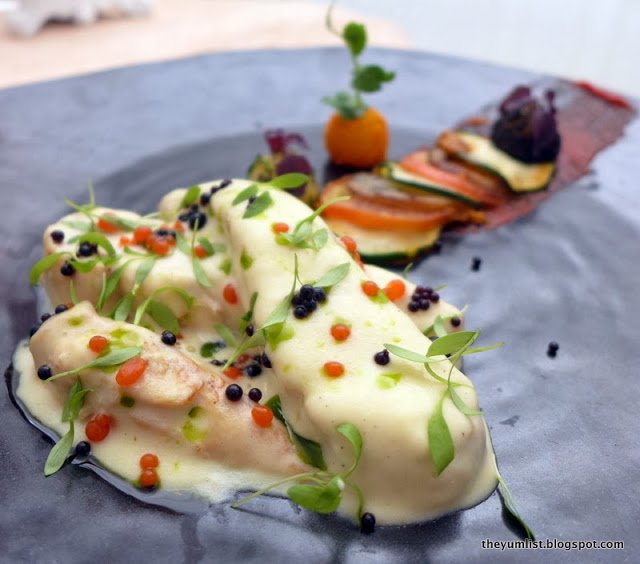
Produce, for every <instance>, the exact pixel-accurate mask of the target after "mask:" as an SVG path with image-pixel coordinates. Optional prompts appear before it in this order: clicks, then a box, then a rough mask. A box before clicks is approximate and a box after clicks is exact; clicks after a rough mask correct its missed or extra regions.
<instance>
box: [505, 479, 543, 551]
mask: <svg viewBox="0 0 640 564" xmlns="http://www.w3.org/2000/svg"><path fill="white" fill-rule="evenodd" d="M498 493H499V494H500V499H501V501H502V505H503V507H504V509H505V511H507V513H509V514H510V515H511V516H512V517H513V518H514V519H515V520H516V521H517V522H518V523H519V524H520V526H521V527H522V528H523V529H524V533H525V535H526V537H527V538H528V539H531V540H535V538H536V536H535V534H534V532H533V531H532V530H531V528H530V527H529V525H527V523H526V522H525V520H524V519H523V518H522V516H521V515H520V512H519V511H518V509H517V507H516V504H515V501H514V499H513V496H512V495H511V491H510V490H509V488H508V487H507V484H506V482H505V481H504V478H503V477H502V475H501V474H500V472H498Z"/></svg>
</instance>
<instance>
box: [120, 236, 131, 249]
mask: <svg viewBox="0 0 640 564" xmlns="http://www.w3.org/2000/svg"><path fill="white" fill-rule="evenodd" d="M127 245H131V239H130V238H129V237H120V246H121V247H126V246H127Z"/></svg>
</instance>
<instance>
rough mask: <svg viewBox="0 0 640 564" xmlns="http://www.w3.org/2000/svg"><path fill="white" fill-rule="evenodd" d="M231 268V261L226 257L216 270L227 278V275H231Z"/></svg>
mask: <svg viewBox="0 0 640 564" xmlns="http://www.w3.org/2000/svg"><path fill="white" fill-rule="evenodd" d="M231 267H232V263H231V259H230V258H229V257H227V258H226V259H224V260H223V261H222V262H221V263H220V265H219V266H218V268H219V269H220V270H221V271H222V272H223V273H224V274H226V275H227V276H229V274H231Z"/></svg>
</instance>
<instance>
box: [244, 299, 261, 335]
mask: <svg viewBox="0 0 640 564" xmlns="http://www.w3.org/2000/svg"><path fill="white" fill-rule="evenodd" d="M257 299H258V292H254V293H253V294H251V300H250V301H249V309H248V310H247V312H246V313H245V314H244V315H243V316H242V319H240V333H244V332H245V330H246V328H247V327H248V326H249V323H251V318H252V317H253V308H254V307H255V306H256V300H257Z"/></svg>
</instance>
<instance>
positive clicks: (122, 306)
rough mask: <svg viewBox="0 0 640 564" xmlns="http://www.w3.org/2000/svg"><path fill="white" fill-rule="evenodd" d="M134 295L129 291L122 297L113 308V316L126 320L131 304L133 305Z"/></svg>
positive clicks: (116, 318) (119, 319) (118, 319)
mask: <svg viewBox="0 0 640 564" xmlns="http://www.w3.org/2000/svg"><path fill="white" fill-rule="evenodd" d="M133 299H134V295H133V294H132V293H131V292H127V293H126V294H125V295H124V296H122V299H121V300H120V301H119V302H118V305H117V306H116V308H115V309H114V310H113V313H112V314H111V316H110V317H112V318H113V319H114V320H115V321H124V320H125V319H127V317H129V312H130V311H131V306H132V305H133Z"/></svg>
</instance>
